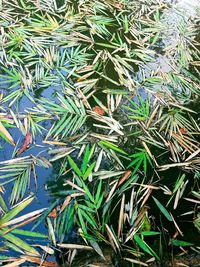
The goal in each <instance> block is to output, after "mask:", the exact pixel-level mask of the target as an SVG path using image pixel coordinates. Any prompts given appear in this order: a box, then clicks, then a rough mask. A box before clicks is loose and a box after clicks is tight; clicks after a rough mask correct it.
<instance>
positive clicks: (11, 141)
mask: <svg viewBox="0 0 200 267" xmlns="http://www.w3.org/2000/svg"><path fill="white" fill-rule="evenodd" d="M0 132H1V133H2V134H3V135H5V137H6V138H7V139H8V141H9V142H10V143H11V144H12V145H13V146H15V143H14V140H13V138H12V136H11V135H10V133H9V132H8V130H6V128H5V127H4V126H3V124H2V123H1V121H0Z"/></svg>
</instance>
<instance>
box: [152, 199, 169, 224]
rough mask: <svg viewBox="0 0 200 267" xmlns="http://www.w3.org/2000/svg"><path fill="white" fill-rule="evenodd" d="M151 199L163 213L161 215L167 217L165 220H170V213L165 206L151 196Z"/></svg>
mask: <svg viewBox="0 0 200 267" xmlns="http://www.w3.org/2000/svg"><path fill="white" fill-rule="evenodd" d="M153 200H154V201H155V203H156V205H157V206H158V208H159V209H160V211H161V212H162V213H163V215H164V216H165V217H166V218H167V220H168V221H170V222H172V221H173V219H172V217H171V215H170V213H169V212H168V211H167V210H166V208H165V207H164V206H163V205H162V204H161V203H160V202H159V201H158V200H157V199H156V198H154V197H153Z"/></svg>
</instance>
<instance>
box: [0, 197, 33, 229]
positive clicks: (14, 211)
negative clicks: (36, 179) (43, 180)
mask: <svg viewBox="0 0 200 267" xmlns="http://www.w3.org/2000/svg"><path fill="white" fill-rule="evenodd" d="M33 199H34V197H30V198H28V199H26V200H25V201H23V202H21V203H20V204H18V205H17V206H16V207H14V208H13V209H12V210H11V211H9V212H8V213H6V214H5V215H4V216H3V217H2V218H1V219H0V225H3V224H4V223H6V222H9V221H10V220H11V219H12V218H14V217H15V216H16V215H17V214H18V213H20V212H21V211H22V210H23V209H25V208H26V207H27V206H28V205H29V204H30V203H31V202H32V201H33Z"/></svg>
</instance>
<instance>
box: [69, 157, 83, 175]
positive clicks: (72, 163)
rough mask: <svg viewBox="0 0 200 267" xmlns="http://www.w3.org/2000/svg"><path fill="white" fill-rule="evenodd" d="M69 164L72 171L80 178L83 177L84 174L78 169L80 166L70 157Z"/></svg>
mask: <svg viewBox="0 0 200 267" xmlns="http://www.w3.org/2000/svg"><path fill="white" fill-rule="evenodd" d="M67 158H68V162H69V164H70V165H71V167H72V169H73V170H74V171H75V173H76V174H77V175H78V176H79V177H82V172H81V171H80V169H79V168H78V166H77V165H76V163H75V162H74V160H73V159H72V158H71V157H70V156H68V157H67Z"/></svg>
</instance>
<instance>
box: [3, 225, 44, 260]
mask: <svg viewBox="0 0 200 267" xmlns="http://www.w3.org/2000/svg"><path fill="white" fill-rule="evenodd" d="M0 234H3V232H2V230H0ZM3 238H5V239H6V240H8V241H9V242H11V243H13V244H14V245H16V246H18V247H19V248H21V249H23V250H25V251H27V252H29V253H32V254H36V255H39V253H38V251H37V250H36V249H34V248H33V247H31V246H30V245H29V244H28V243H26V242H25V241H23V240H22V239H20V238H18V237H16V236H14V235H13V234H11V233H8V234H3Z"/></svg>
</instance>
